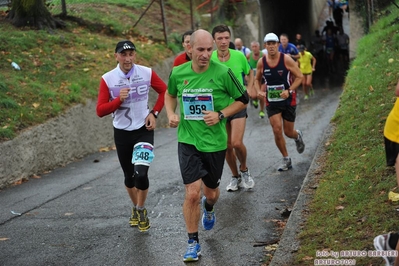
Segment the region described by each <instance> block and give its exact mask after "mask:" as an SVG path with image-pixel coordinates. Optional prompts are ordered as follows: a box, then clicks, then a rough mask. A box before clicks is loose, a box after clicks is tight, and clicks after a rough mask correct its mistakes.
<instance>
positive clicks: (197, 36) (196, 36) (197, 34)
mask: <svg viewBox="0 0 399 266" xmlns="http://www.w3.org/2000/svg"><path fill="white" fill-rule="evenodd" d="M203 38H204V39H206V40H210V42H211V43H212V42H213V37H212V35H211V34H210V33H209V32H207V31H206V30H202V29H199V30H196V31H194V32H193V34H191V39H190V45H191V46H194V45H195V43H196V42H198V41H201V40H202V39H203Z"/></svg>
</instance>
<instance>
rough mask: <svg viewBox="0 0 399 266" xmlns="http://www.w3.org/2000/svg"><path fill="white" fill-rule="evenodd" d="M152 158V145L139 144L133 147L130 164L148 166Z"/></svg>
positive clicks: (146, 143)
mask: <svg viewBox="0 0 399 266" xmlns="http://www.w3.org/2000/svg"><path fill="white" fill-rule="evenodd" d="M154 156H155V155H154V146H152V144H150V143H148V142H139V143H137V144H136V145H134V147H133V156H132V164H135V165H146V166H150V164H151V162H152V160H154Z"/></svg>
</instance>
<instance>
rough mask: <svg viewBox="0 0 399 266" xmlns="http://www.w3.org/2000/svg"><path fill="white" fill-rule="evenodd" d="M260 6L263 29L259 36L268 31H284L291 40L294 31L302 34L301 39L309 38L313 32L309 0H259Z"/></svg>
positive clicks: (278, 32) (276, 32)
mask: <svg viewBox="0 0 399 266" xmlns="http://www.w3.org/2000/svg"><path fill="white" fill-rule="evenodd" d="M260 6H261V14H262V15H261V16H262V17H261V20H262V24H263V31H264V32H263V34H261V36H265V34H266V33H268V32H274V33H275V34H277V35H280V34H282V33H286V34H288V36H289V38H290V41H293V40H294V39H295V34H296V33H300V34H302V36H303V39H310V37H311V35H312V34H313V33H314V30H315V29H314V27H313V25H312V18H313V16H312V11H313V9H312V6H311V1H275V0H261V1H260ZM262 39H263V38H262Z"/></svg>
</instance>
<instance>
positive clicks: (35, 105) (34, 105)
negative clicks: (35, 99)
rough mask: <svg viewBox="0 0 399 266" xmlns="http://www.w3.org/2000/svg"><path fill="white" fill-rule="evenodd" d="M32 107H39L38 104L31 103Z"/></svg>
mask: <svg viewBox="0 0 399 266" xmlns="http://www.w3.org/2000/svg"><path fill="white" fill-rule="evenodd" d="M32 105H33V107H34V108H37V107H39V106H40V103H33V104H32Z"/></svg>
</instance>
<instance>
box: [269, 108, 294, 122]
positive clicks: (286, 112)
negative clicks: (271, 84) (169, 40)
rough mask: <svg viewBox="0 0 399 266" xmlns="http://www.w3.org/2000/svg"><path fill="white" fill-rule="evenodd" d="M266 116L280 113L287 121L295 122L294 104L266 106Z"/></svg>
mask: <svg viewBox="0 0 399 266" xmlns="http://www.w3.org/2000/svg"><path fill="white" fill-rule="evenodd" d="M266 112H267V117H268V118H270V117H272V116H273V115H276V114H279V113H281V114H282V117H283V119H284V120H287V121H288V122H295V117H296V106H291V105H283V106H270V105H269V106H266Z"/></svg>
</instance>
